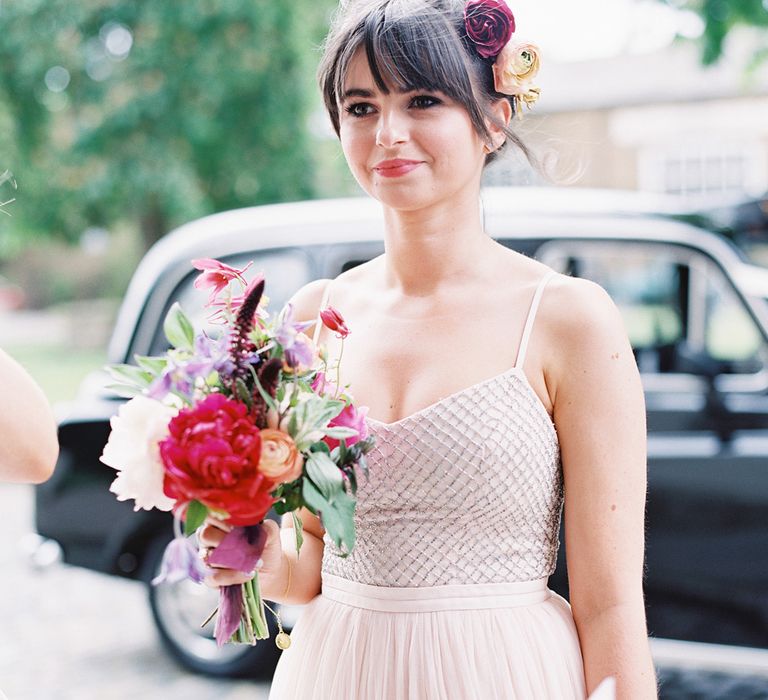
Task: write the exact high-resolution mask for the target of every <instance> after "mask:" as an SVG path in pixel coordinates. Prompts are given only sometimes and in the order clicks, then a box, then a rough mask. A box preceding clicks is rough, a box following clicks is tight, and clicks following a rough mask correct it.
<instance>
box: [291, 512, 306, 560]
mask: <svg viewBox="0 0 768 700" xmlns="http://www.w3.org/2000/svg"><path fill="white" fill-rule="evenodd" d="M291 516H293V529H294V531H295V533H296V556H299V555H300V554H301V545H302V544H304V534H303V533H304V521H303V520H302V519H301V518H300V517H299V514H298V513H297V512H296V511H294V512H293V513H291Z"/></svg>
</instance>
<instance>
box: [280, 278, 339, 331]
mask: <svg viewBox="0 0 768 700" xmlns="http://www.w3.org/2000/svg"><path fill="white" fill-rule="evenodd" d="M330 282H331V280H329V279H319V280H312V282H309V283H307V284H305V285H304V286H303V287H300V288H299V289H298V290H297V291H296V292H295V293H294V295H293V296H292V297H291V298H290V300H289V302H288V303H289V304H291V305H292V306H293V313H294V317H295V318H296V319H298V320H300V321H311V320H314V319H315V318H316V317H317V313H318V311H319V310H320V304H321V303H322V301H323V295H324V294H325V290H326V288H327V287H328V285H329V284H330Z"/></svg>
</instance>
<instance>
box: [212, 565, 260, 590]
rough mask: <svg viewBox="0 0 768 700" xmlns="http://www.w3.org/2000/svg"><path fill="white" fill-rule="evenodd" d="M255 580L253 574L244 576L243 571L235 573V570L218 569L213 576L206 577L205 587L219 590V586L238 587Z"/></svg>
mask: <svg viewBox="0 0 768 700" xmlns="http://www.w3.org/2000/svg"><path fill="white" fill-rule="evenodd" d="M252 578H253V576H252V575H251V574H244V573H243V572H242V571H235V570H234V569H218V570H214V571H213V573H212V574H210V575H209V576H206V577H205V581H204V582H205V585H206V586H210V587H211V588H218V587H219V586H237V585H239V584H241V583H245V582H246V581H250V580H251V579H252Z"/></svg>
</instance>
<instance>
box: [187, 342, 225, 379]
mask: <svg viewBox="0 0 768 700" xmlns="http://www.w3.org/2000/svg"><path fill="white" fill-rule="evenodd" d="M230 342H231V338H230V333H228V332H226V333H222V334H221V335H220V336H219V337H218V338H211V337H210V336H208V335H206V334H205V333H201V334H200V335H198V336H197V337H196V338H195V354H194V355H193V357H192V358H190V360H189V361H188V362H187V363H186V371H187V374H188V375H189V376H195V377H205V376H207V375H209V374H210V373H211V372H213V371H216V372H219V374H231V372H232V370H233V369H234V364H233V363H232V359H231V358H230V356H229V344H230Z"/></svg>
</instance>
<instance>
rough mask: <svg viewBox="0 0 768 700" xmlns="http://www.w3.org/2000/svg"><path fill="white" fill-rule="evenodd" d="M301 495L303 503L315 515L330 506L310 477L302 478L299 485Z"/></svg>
mask: <svg viewBox="0 0 768 700" xmlns="http://www.w3.org/2000/svg"><path fill="white" fill-rule="evenodd" d="M301 495H302V497H303V498H304V505H305V506H307V508H309V510H311V511H312V512H313V513H314V514H315V515H318V514H319V513H321V512H322V511H324V510H326V509H327V508H330V505H331V504H330V503H328V501H327V500H326V499H325V497H324V496H323V494H322V493H320V491H318V490H317V486H315V485H314V484H313V483H312V481H311V480H310V479H304V480H303V482H302V487H301Z"/></svg>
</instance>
